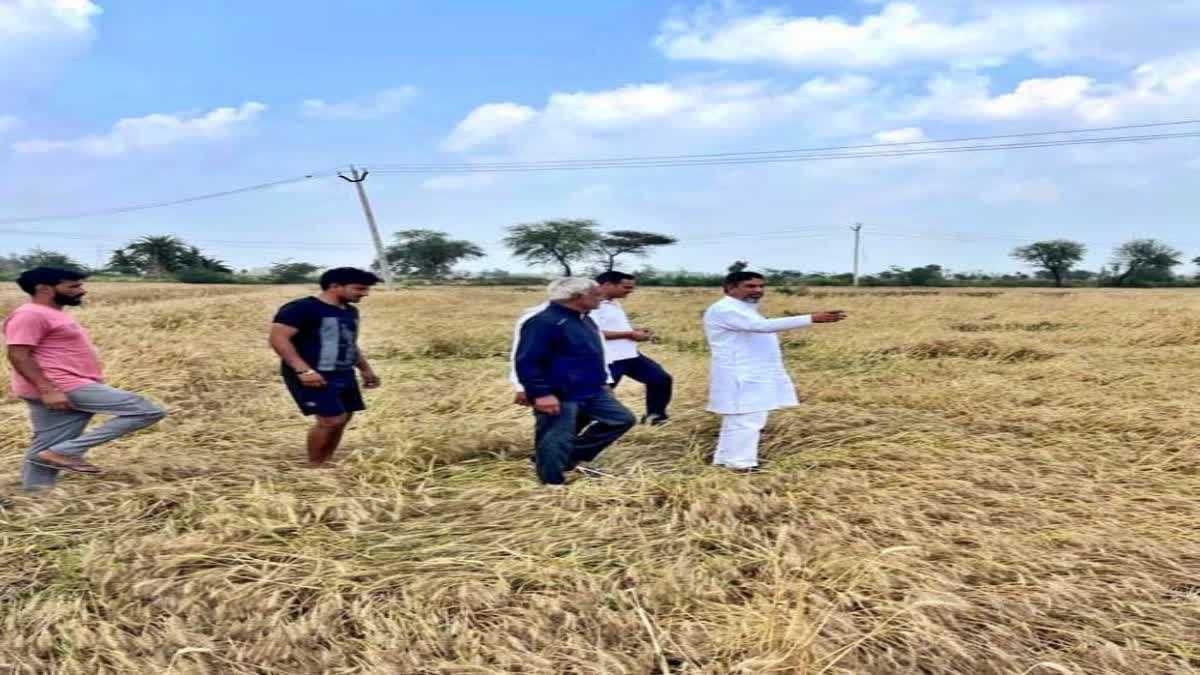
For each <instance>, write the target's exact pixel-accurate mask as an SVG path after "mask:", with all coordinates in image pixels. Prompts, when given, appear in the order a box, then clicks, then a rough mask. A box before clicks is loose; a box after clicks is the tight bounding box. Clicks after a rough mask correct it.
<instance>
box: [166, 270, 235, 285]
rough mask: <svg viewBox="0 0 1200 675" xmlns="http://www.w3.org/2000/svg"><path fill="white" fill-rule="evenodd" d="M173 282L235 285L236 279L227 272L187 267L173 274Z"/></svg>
mask: <svg viewBox="0 0 1200 675" xmlns="http://www.w3.org/2000/svg"><path fill="white" fill-rule="evenodd" d="M174 277H175V280H176V281H178V282H180V283H185V284H236V283H238V279H237V277H235V276H233V275H232V274H230V273H228V272H220V271H218V270H213V269H208V268H206V267H189V268H187V269H182V270H179V271H178V272H176V273H175V274H174Z"/></svg>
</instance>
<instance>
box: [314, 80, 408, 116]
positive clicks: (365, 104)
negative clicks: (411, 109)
mask: <svg viewBox="0 0 1200 675" xmlns="http://www.w3.org/2000/svg"><path fill="white" fill-rule="evenodd" d="M417 94H418V92H417V88H416V87H413V86H409V85H405V86H403V87H393V88H391V89H384V90H383V91H380V92H377V93H375V94H371V95H370V96H359V97H356V98H352V99H349V100H346V101H341V102H337V103H330V102H328V101H325V100H323V99H319V98H310V99H308V100H306V101H304V103H303V107H304V114H305V115H307V116H309V117H315V118H318V119H327V120H369V119H377V118H380V117H387V116H388V115H392V114H394V113H397V112H399V111H401V110H403V109H404V108H406V107H407V106H408V104H409V103H410V102H412V100H413V99H414V98H416V97H417Z"/></svg>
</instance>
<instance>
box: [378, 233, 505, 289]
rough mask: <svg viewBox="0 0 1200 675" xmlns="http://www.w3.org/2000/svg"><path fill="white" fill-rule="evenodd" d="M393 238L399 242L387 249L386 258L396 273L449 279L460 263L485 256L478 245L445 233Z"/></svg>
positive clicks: (399, 234) (415, 234)
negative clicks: (446, 277) (453, 269)
mask: <svg viewBox="0 0 1200 675" xmlns="http://www.w3.org/2000/svg"><path fill="white" fill-rule="evenodd" d="M394 236H395V238H396V243H394V244H392V245H391V246H389V247H388V248H387V250H386V251H385V256H386V258H387V261H388V264H389V265H391V267H392V270H393V271H395V272H396V273H397V274H405V275H411V276H418V277H428V278H433V279H436V278H441V277H445V276H448V275H449V274H450V271H451V269H452V268H453V267H454V266H455V265H456V264H457V263H458V262H459V261H460V260H468V259H471V258H482V257H484V252H483V249H482V248H480V247H479V246H478V245H477V244H474V243H472V242H469V241H465V240H462V239H450V238H449V236H448V235H447V234H446V233H445V232H437V231H435V230H402V231H400V232H397V233H396V234H395V235H394Z"/></svg>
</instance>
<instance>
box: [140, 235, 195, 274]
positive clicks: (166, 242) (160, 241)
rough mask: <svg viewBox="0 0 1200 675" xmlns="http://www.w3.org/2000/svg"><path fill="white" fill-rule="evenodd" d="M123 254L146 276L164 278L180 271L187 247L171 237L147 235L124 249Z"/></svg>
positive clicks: (176, 238) (186, 253)
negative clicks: (132, 259)
mask: <svg viewBox="0 0 1200 675" xmlns="http://www.w3.org/2000/svg"><path fill="white" fill-rule="evenodd" d="M125 252H126V253H127V254H128V255H129V256H130V257H132V258H134V259H135V260H137V261H138V266H139V267H141V268H142V271H143V272H144V273H146V274H149V275H153V276H160V277H165V276H167V275H168V274H170V273H171V272H176V271H178V270H180V269H181V268H182V267H184V265H183V264H182V261H183V258H185V257H186V256H187V255H188V253H189V247H188V245H187V244H185V243H183V241H182V240H180V239H179V238H178V237H173V236H171V235H157V236H156V235H147V236H145V237H142V238H141V239H138V240H137V241H135V242H133V243H132V244H130V245H128V246H126V247H125Z"/></svg>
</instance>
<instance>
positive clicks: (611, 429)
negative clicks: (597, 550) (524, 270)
mask: <svg viewBox="0 0 1200 675" xmlns="http://www.w3.org/2000/svg"><path fill="white" fill-rule="evenodd" d="M549 295H550V304H549V305H548V306H547V307H546V309H544V310H542V311H541V312H539V313H538V314H535V315H534V316H532V317H530V318H529V319H528V320H526V321H525V323H524V324H523V325H522V326H521V337H520V340H519V342H518V346H517V353H516V357H515V366H516V371H517V379H518V380H519V381H520V383H521V386H522V387H523V388H524V389H525V394H526V395H527V396H528V398H529V402H530V403H531V404H532V405H533V410H534V415H535V418H536V421H537V426H536V430H535V437H536V445H537V452H536V462H537V474H538V478H539V479H540V480H541V481H542V482H543V483H546V484H549V485H562V484H563V483H565V482H566V480H565V479H564V477H563V473H564V472H565V471H571V470H573V469H575V468H576V467H577V466H578V465H579V464H580V463H581V462H590V461H592V460H594V459H595V458H596V457H597V456H598V455H599V454H600V453H601V451H603V450H604V449H605V448H607V447H608V446H610V445H612V444H613V443H614V442H616V440H617V439H618V438H620V437H621V436H623V435H624V434H625V432H626V431H629V429H630V428H632V427H633V425H634V424H636V423H637V418H635V417H634V416H633V413H631V412H629V410H628V409H627V408H626V407H625V406H623V405H621V403H620V402H619V401H617V399H615V398H613V395H612V391H611V389H610V388H609V384H608V383H609V374H608V368H607V366H606V365H605V358H604V341H603V338H601V336H600V329H599V328H597V327H596V324H595V323H593V322H592V320H591V319H590V318H588V316H587V313H588V312H590V311H592V310H594V309H596V308H597V307H599V306H600V302H601V301H602V300H603V299H604V296H603V295H601V293H600V288H599V286H597V284H596V282H594V281H592V280H590V279H582V278H575V277H568V278H566V279H559V280H558V281H555V282H554V283H552V284H550V289H549Z"/></svg>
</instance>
